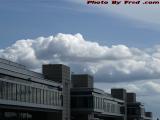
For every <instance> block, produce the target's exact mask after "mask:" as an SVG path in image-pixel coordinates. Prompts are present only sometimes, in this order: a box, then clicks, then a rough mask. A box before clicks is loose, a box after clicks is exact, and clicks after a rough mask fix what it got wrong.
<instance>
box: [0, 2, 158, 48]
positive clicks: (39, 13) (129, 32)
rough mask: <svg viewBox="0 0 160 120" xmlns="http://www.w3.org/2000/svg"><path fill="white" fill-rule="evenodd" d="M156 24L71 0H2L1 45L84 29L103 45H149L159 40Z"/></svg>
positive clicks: (0, 8)
mask: <svg viewBox="0 0 160 120" xmlns="http://www.w3.org/2000/svg"><path fill="white" fill-rule="evenodd" d="M115 9H116V8H115ZM117 9H118V8H117ZM95 11H96V12H95ZM146 19H152V18H146ZM141 23H143V24H141ZM154 25H155V24H153V23H145V24H144V22H143V21H138V20H134V19H130V18H127V17H123V16H120V15H117V14H113V13H111V12H107V11H106V12H104V11H102V10H99V8H94V7H92V6H89V5H88V6H87V5H85V3H84V4H77V3H74V2H72V1H67V0H35V1H31V0H22V1H20V0H0V40H1V41H2V42H1V45H0V47H1V48H3V47H6V46H8V45H10V44H12V43H14V42H15V41H16V40H18V39H25V38H35V37H38V36H48V35H52V34H53V35H55V34H57V33H59V32H60V33H73V34H75V33H81V34H82V35H83V36H84V37H85V38H86V39H88V40H91V41H98V42H99V43H100V44H102V45H103V44H106V45H109V46H110V45H113V44H125V45H127V46H131V47H139V48H141V47H142V48H145V47H148V46H153V45H155V44H157V43H159V32H160V31H159V29H154ZM150 26H151V27H150ZM157 26H159V25H156V27H155V28H157Z"/></svg>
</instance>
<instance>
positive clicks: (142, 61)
mask: <svg viewBox="0 0 160 120" xmlns="http://www.w3.org/2000/svg"><path fill="white" fill-rule="evenodd" d="M0 57H2V58H6V59H10V60H13V61H15V62H18V63H22V64H25V65H26V66H27V67H28V68H30V69H32V70H37V69H39V68H41V65H42V64H45V63H63V64H66V65H69V66H71V68H72V70H73V71H74V72H80V73H89V74H92V75H94V76H95V79H96V81H100V82H125V81H135V80H143V79H157V78H160V67H159V66H160V46H155V47H153V48H148V49H146V50H141V49H138V48H129V47H127V46H126V45H113V46H111V47H109V46H107V45H103V46H102V45H100V44H98V43H97V42H91V41H88V40H85V39H84V38H83V36H82V35H81V34H79V33H78V34H75V35H72V34H62V33H59V34H57V35H55V36H49V37H39V38H36V39H26V40H18V41H17V42H16V43H15V44H13V45H11V46H9V47H7V48H5V49H0Z"/></svg>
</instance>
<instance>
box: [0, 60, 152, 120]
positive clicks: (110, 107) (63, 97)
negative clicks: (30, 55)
mask: <svg viewBox="0 0 160 120" xmlns="http://www.w3.org/2000/svg"><path fill="white" fill-rule="evenodd" d="M93 81H94V79H93V77H92V76H91V75H88V74H73V75H71V73H70V68H69V67H68V66H66V65H62V64H46V65H43V66H42V74H40V73H36V72H33V71H30V70H28V69H26V67H25V66H23V65H20V64H17V63H14V62H11V61H8V60H4V59H0V120H53V119H54V120H151V119H152V113H151V112H145V110H144V105H143V104H142V103H140V102H137V101H136V94H135V93H127V92H126V90H125V89H117V88H113V89H111V94H109V93H106V92H104V91H103V90H100V89H96V88H94V85H93ZM70 102H71V104H70Z"/></svg>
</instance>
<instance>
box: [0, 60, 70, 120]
mask: <svg viewBox="0 0 160 120" xmlns="http://www.w3.org/2000/svg"><path fill="white" fill-rule="evenodd" d="M69 85H70V69H69V67H67V66H64V65H44V66H43V74H39V73H36V72H33V71H30V70H27V69H26V67H25V66H23V65H20V64H17V63H14V62H11V61H8V60H4V59H0V119H1V120H14V119H15V120H26V119H27V120H29V119H30V120H31V119H34V120H37V119H39V120H44V119H45V120H50V119H52V118H54V119H55V120H61V119H62V120H70V104H69V102H70V99H69V98H70V91H69V90H70V87H69ZM62 117H63V118H62Z"/></svg>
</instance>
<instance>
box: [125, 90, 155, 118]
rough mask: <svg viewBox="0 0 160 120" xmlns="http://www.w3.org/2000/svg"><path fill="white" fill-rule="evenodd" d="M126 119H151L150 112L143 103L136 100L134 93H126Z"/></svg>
mask: <svg viewBox="0 0 160 120" xmlns="http://www.w3.org/2000/svg"><path fill="white" fill-rule="evenodd" d="M127 119H128V120H152V113H151V112H146V111H145V107H144V104H142V103H141V102H137V100H136V93H127Z"/></svg>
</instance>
